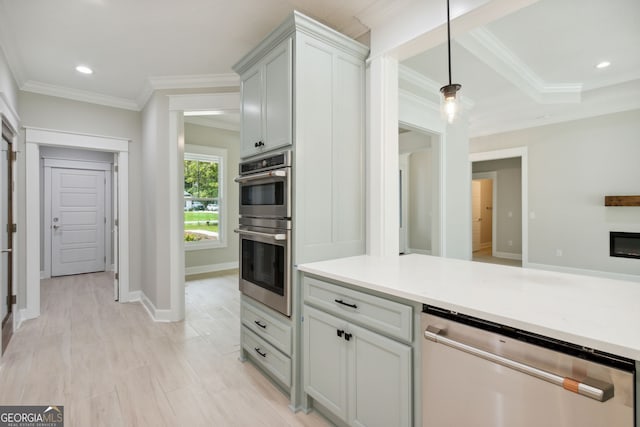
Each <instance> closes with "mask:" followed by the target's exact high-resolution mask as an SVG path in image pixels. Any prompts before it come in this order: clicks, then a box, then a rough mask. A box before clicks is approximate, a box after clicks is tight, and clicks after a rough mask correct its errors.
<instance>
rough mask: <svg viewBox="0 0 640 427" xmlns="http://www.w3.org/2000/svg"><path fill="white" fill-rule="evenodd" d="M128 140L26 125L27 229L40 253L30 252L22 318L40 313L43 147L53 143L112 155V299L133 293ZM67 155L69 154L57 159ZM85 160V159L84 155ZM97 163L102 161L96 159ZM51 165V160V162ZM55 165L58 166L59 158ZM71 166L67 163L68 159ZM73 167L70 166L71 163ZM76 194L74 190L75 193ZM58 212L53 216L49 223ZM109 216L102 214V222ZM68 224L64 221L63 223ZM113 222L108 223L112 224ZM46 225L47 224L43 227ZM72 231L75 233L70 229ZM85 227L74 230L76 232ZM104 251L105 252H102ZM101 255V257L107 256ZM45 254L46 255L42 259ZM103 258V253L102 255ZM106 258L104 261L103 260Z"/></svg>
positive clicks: (28, 244)
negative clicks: (130, 285)
mask: <svg viewBox="0 0 640 427" xmlns="http://www.w3.org/2000/svg"><path fill="white" fill-rule="evenodd" d="M128 145H129V140H127V139H123V138H113V137H103V136H94V135H85V134H78V133H72V132H64V131H51V130H44V129H36V128H26V132H25V167H26V168H25V169H26V186H25V190H26V191H25V201H26V206H27V209H26V215H25V216H26V218H25V225H24V229H25V230H26V239H25V250H26V253H28V254H33V253H36V254H40V255H41V256H35V257H34V256H28V257H26V260H25V263H26V307H25V308H24V309H23V310H20V311H21V315H20V321H23V320H26V319H32V318H36V317H38V316H39V315H40V311H41V310H40V280H41V275H42V268H43V263H44V258H45V257H44V256H43V254H44V253H46V252H45V244H44V236H46V235H47V234H48V233H42V230H45V228H44V219H45V215H44V214H43V212H44V210H45V207H46V203H45V201H44V193H43V192H41V191H40V189H41V188H42V187H43V182H44V159H43V158H42V153H45V152H47V150H50V149H54V148H55V149H71V150H74V151H77V152H82V153H85V155H86V152H93V153H95V152H102V153H103V155H105V156H109V158H110V159H112V160H111V161H112V163H113V171H112V178H113V179H112V181H113V185H112V186H111V189H112V190H111V194H112V196H113V197H112V199H111V200H112V201H111V203H112V206H113V208H112V209H110V212H112V215H111V218H110V220H111V224H112V227H111V228H109V229H110V231H111V233H112V250H111V251H110V253H111V255H112V260H113V261H112V265H113V272H114V274H113V293H114V299H117V300H118V301H120V302H128V301H130V300H132V299H135V298H134V297H132V295H130V294H129V216H128V211H129V208H128V206H129V201H128V197H129V192H128V186H129V171H128V169H129V152H128V149H129V147H128ZM57 160H58V161H63V160H65V159H57ZM84 160H87V159H84ZM97 163H99V162H97ZM50 166H51V165H50ZM57 166H60V164H58V165H57ZM67 166H68V165H67ZM67 169H69V168H67ZM74 197H75V196H74ZM53 218H54V217H51V216H50V220H51V226H52V227H53V225H54V223H57V224H60V222H61V221H60V216H58V217H57V218H58V221H53ZM104 222H105V219H104V218H103V224H104ZM62 225H63V226H64V224H62ZM108 225H109V224H107V226H108ZM45 231H46V230H45ZM71 234H72V235H73V234H74V233H71ZM81 234H82V233H75V236H78V235H81ZM104 256H106V255H104ZM104 256H103V257H104ZM41 258H42V259H43V261H41ZM103 259H104V258H103ZM103 262H104V261H103Z"/></svg>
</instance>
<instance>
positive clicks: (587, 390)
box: [424, 325, 613, 402]
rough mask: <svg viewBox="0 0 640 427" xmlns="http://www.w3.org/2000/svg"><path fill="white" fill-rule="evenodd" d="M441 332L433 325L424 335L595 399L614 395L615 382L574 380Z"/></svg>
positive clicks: (434, 340)
mask: <svg viewBox="0 0 640 427" xmlns="http://www.w3.org/2000/svg"><path fill="white" fill-rule="evenodd" d="M441 332H442V330H441V329H440V328H437V327H435V326H432V325H431V326H428V327H427V329H426V330H425V331H424V337H425V338H426V339H428V340H430V341H433V342H436V343H439V344H444V345H446V346H448V347H451V348H454V349H456V350H460V351H464V352H465V353H468V354H471V355H473V356H477V357H480V358H482V359H485V360H488V361H489V362H493V363H497V364H498V365H502V366H505V367H507V368H511V369H514V370H516V371H519V372H522V373H523V374H527V375H531V376H532V377H535V378H538V379H541V380H544V381H547V382H550V383H551V384H555V385H557V386H560V387H562V388H564V389H565V390H568V391H571V392H573V393H577V394H581V395H583V396H586V397H589V398H591V399H595V400H597V401H599V402H606V401H607V400H609V399H611V398H612V397H613V384H606V385H605V386H604V387H595V386H592V385H589V384H585V383H583V382H580V381H577V380H574V379H573V378H569V377H561V376H560V375H556V374H554V373H552V372H548V371H545V370H543V369H538V368H535V367H533V366H529V365H526V364H524V363H520V362H517V361H515V360H511V359H508V358H506V357H502V356H499V355H497V354H493V353H490V352H488V351H485V350H482V349H479V348H476V347H473V346H470V345H468V344H464V343H461V342H459V341H456V340H452V339H450V338H447V337H444V336H442V335H440V333H441Z"/></svg>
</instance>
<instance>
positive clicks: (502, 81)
mask: <svg viewBox="0 0 640 427" xmlns="http://www.w3.org/2000/svg"><path fill="white" fill-rule="evenodd" d="M639 22H640V1H638V0H611V1H602V0H540V1H538V2H537V3H534V4H532V5H531V6H528V7H525V8H523V9H520V10H519V11H517V12H515V13H513V14H511V15H508V16H506V17H504V18H502V19H499V20H497V21H494V22H492V23H490V24H488V25H486V26H484V27H481V28H474V29H473V30H471V31H469V32H467V33H465V34H457V35H456V36H455V38H454V42H453V43H452V69H453V83H460V84H462V89H461V91H460V94H461V95H462V96H463V97H464V98H466V101H467V102H466V104H467V106H470V105H472V107H471V108H468V113H469V115H470V123H471V124H470V127H471V129H470V131H471V134H472V135H485V134H491V133H495V132H501V131H507V130H513V129H519V128H524V127H530V126H537V125H542V124H548V123H554V122H559V121H565V120H572V119H578V118H583V117H589V116H593V115H599V114H605V113H609V112H616V111H623V110H629V109H636V108H640V23H639ZM454 28H455V21H453V22H452V32H454ZM604 60H607V61H610V62H611V66H610V67H608V68H606V69H596V68H595V65H596V64H597V63H598V62H600V61H604ZM446 61H447V50H446V45H440V46H438V47H436V48H433V49H431V50H429V51H427V52H424V53H422V54H419V55H417V56H414V57H412V58H409V59H407V60H405V61H403V62H402V64H401V65H402V66H403V67H406V68H404V70H402V71H401V76H402V78H401V89H405V90H408V91H410V92H412V93H419V94H421V95H422V96H423V97H426V98H429V99H431V100H433V101H438V100H439V97H438V94H437V90H438V89H439V87H440V86H444V85H445V84H447V83H448V76H447V63H446ZM420 82H421V83H420ZM417 85H421V86H422V87H425V85H426V86H431V90H424V89H422V90H421V89H419V88H418V86H417Z"/></svg>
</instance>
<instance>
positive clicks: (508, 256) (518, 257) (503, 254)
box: [493, 252, 522, 260]
mask: <svg viewBox="0 0 640 427" xmlns="http://www.w3.org/2000/svg"><path fill="white" fill-rule="evenodd" d="M493 256H494V257H496V258H505V259H516V260H522V254H515V253H512V252H494V253H493Z"/></svg>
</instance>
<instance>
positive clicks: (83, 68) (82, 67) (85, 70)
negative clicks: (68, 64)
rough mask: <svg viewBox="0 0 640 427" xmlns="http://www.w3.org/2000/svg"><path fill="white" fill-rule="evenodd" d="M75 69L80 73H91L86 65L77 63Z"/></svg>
mask: <svg viewBox="0 0 640 427" xmlns="http://www.w3.org/2000/svg"><path fill="white" fill-rule="evenodd" d="M76 71H77V72H79V73H82V74H93V70H92V69H91V68H89V67H87V66H86V65H78V66H77V67H76Z"/></svg>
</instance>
